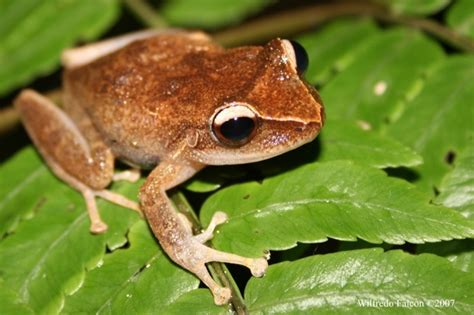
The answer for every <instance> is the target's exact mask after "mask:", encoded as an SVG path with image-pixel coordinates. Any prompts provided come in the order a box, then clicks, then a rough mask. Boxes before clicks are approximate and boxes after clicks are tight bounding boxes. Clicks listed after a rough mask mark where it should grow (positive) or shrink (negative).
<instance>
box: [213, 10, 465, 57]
mask: <svg viewBox="0 0 474 315" xmlns="http://www.w3.org/2000/svg"><path fill="white" fill-rule="evenodd" d="M342 16H370V17H374V18H376V19H378V20H380V21H383V22H388V23H395V24H403V25H408V26H410V27H414V28H417V29H420V30H422V31H425V32H427V33H429V34H431V35H433V36H434V37H436V38H438V39H440V40H441V41H443V42H444V43H446V44H447V45H450V46H452V47H455V48H457V49H459V50H461V51H466V52H474V40H472V39H470V38H469V37H466V36H464V35H461V34H458V33H456V32H455V31H453V30H451V29H449V28H448V27H446V26H444V25H442V24H440V23H438V22H436V21H433V20H429V19H422V18H415V17H409V16H403V15H397V14H394V13H392V12H390V11H388V10H387V9H386V8H385V7H383V6H381V5H379V4H375V3H372V2H370V1H338V2H335V3H327V4H316V5H312V6H309V7H306V8H301V9H296V10H292V11H287V12H282V13H278V14H275V15H271V16H268V17H264V18H261V19H258V20H255V21H251V22H248V23H245V24H242V25H240V26H237V27H235V28H231V29H228V30H225V31H222V32H218V33H216V34H215V35H214V38H215V39H216V40H217V41H218V42H220V43H221V44H222V45H224V46H234V45H237V44H242V43H252V42H253V43H255V42H261V41H264V40H268V39H271V38H274V37H275V36H290V35H294V34H296V33H299V32H302V31H305V30H308V29H310V28H312V27H314V26H315V25H318V24H321V23H323V22H326V21H328V20H331V19H334V18H337V17H342Z"/></svg>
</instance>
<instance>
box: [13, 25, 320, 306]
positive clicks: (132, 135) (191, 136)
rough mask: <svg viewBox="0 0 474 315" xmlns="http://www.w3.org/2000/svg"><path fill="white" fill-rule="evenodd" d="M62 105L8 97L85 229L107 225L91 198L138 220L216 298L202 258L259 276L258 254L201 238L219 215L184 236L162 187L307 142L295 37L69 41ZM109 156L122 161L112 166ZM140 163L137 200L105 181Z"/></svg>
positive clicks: (316, 116)
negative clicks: (249, 41) (81, 211)
mask: <svg viewBox="0 0 474 315" xmlns="http://www.w3.org/2000/svg"><path fill="white" fill-rule="evenodd" d="M61 60H62V64H63V67H64V71H63V75H62V82H63V84H62V86H63V87H62V89H63V91H62V95H63V101H62V103H63V104H62V107H58V106H57V105H56V104H54V103H53V102H52V101H51V100H50V99H48V98H47V97H45V96H43V95H41V94H40V93H39V92H36V91H34V90H32V89H25V90H23V91H22V92H20V94H19V95H18V96H17V98H16V99H15V101H14V104H15V107H16V109H17V110H18V112H19V113H20V117H21V120H22V122H23V125H24V126H25V129H26V131H27V133H28V134H29V136H30V138H31V139H32V142H33V143H34V145H35V146H36V148H37V150H38V151H39V153H40V155H41V156H42V158H43V159H44V161H45V162H46V164H47V165H48V166H49V168H50V169H51V171H52V172H53V173H54V174H55V175H56V176H57V177H58V178H60V179H61V180H62V181H64V182H65V183H67V184H68V185H69V186H71V187H72V188H74V189H75V190H77V191H78V192H79V193H81V194H82V196H83V198H84V200H85V205H86V208H87V211H88V215H89V218H90V222H91V223H90V232H91V233H93V234H100V233H104V232H106V230H107V224H106V223H105V222H103V220H102V219H101V217H100V213H99V209H98V207H97V205H96V199H97V198H102V199H105V200H108V201H110V202H112V203H115V204H118V205H120V206H122V207H126V208H130V209H132V210H134V211H137V212H138V213H139V214H140V215H142V216H144V217H145V218H146V220H147V222H148V224H149V226H150V228H151V230H152V232H153V234H154V235H155V237H156V238H157V240H158V242H159V244H160V245H161V247H162V249H163V250H164V252H166V254H167V255H168V256H169V257H170V258H171V260H173V261H174V262H175V263H176V264H177V265H179V266H181V267H182V268H184V269H186V270H188V271H190V272H191V273H193V274H194V275H196V276H197V277H198V278H199V279H200V280H201V281H202V282H203V283H204V284H205V285H206V286H207V287H208V288H209V289H210V290H211V292H212V294H213V297H214V302H215V304H217V305H222V304H225V303H228V301H229V300H230V298H231V295H232V293H231V290H230V289H229V288H227V287H223V286H220V285H219V284H217V283H216V281H215V280H214V279H213V278H212V277H211V275H210V274H209V271H208V270H207V267H206V264H207V263H210V262H222V263H231V264H239V265H242V266H245V267H247V268H249V269H250V271H251V273H252V275H253V276H256V277H261V276H263V275H264V274H265V271H266V269H267V267H268V261H267V258H268V257H266V255H263V254H262V257H257V258H253V257H244V256H239V255H236V254H233V253H228V252H223V251H219V250H217V249H215V248H213V247H212V246H211V245H209V244H210V243H209V241H210V240H212V237H213V234H214V230H215V229H216V227H217V226H218V225H222V224H225V222H226V221H227V220H228V216H227V215H226V213H225V211H216V212H215V214H214V216H213V217H212V219H211V220H210V223H209V225H208V226H207V228H205V229H203V230H201V231H199V232H197V233H193V230H192V225H191V223H190V221H189V220H188V219H187V218H186V217H185V216H184V215H182V214H181V213H179V212H178V211H177V210H176V208H175V206H174V205H173V204H172V202H171V201H170V198H169V195H168V193H169V191H170V190H171V189H172V188H174V187H176V186H178V185H180V184H182V183H184V182H185V181H187V180H188V179H190V178H191V177H193V176H194V175H195V174H196V173H198V172H199V171H200V170H202V169H203V168H204V167H206V166H210V165H213V166H215V165H235V164H246V163H253V162H257V161H262V160H266V159H269V158H272V157H274V156H277V155H281V154H283V153H285V152H288V151H290V150H293V149H296V148H298V147H300V146H302V145H304V144H306V143H308V142H311V141H313V140H314V139H315V138H316V136H317V135H318V134H319V131H320V130H321V128H322V126H323V124H324V109H323V103H322V101H321V98H320V96H319V94H318V92H317V90H316V89H315V88H314V87H313V86H312V85H310V84H309V83H308V82H307V81H306V80H305V79H304V71H305V70H306V68H307V64H308V56H307V54H306V52H305V51H304V48H303V47H302V46H301V45H300V44H298V43H297V42H294V41H291V40H287V39H280V38H276V39H273V40H270V41H269V42H267V43H266V44H264V45H254V46H251V45H248V46H241V47H233V48H224V47H222V46H221V45H219V44H218V43H216V42H215V41H213V39H212V37H211V36H210V35H208V34H206V33H204V32H201V31H187V30H146V31H141V32H136V33H131V34H126V35H122V36H119V37H115V38H110V39H105V40H103V41H99V42H97V43H91V44H86V45H84V46H80V47H75V48H70V49H67V50H66V51H64V52H63V54H62V56H61ZM116 161H122V162H124V163H125V164H126V165H130V169H128V170H125V171H121V172H116V171H115V163H116ZM140 170H149V173H148V176H147V177H146V179H145V180H144V183H143V185H142V186H141V188H140V191H139V196H138V200H139V202H136V201H134V200H130V199H128V198H126V197H124V196H122V195H120V194H118V193H115V192H112V191H110V190H109V189H108V187H109V186H110V185H111V183H112V182H113V181H117V180H128V181H132V182H133V181H137V180H138V179H139V178H140Z"/></svg>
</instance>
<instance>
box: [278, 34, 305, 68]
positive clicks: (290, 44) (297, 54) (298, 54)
mask: <svg viewBox="0 0 474 315" xmlns="http://www.w3.org/2000/svg"><path fill="white" fill-rule="evenodd" d="M283 46H284V48H285V50H286V53H287V54H288V55H289V57H290V60H291V62H292V63H293V64H294V66H295V68H296V71H297V72H298V74H299V75H302V74H303V73H304V72H305V71H306V69H308V64H309V59H308V53H307V52H306V50H305V49H304V47H303V46H301V45H300V44H299V43H298V42H296V41H294V40H283Z"/></svg>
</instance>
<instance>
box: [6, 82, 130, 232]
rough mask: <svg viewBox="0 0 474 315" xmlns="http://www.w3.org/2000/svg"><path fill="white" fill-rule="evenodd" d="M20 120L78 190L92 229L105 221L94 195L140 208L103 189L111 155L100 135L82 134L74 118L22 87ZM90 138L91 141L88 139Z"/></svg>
mask: <svg viewBox="0 0 474 315" xmlns="http://www.w3.org/2000/svg"><path fill="white" fill-rule="evenodd" d="M15 106H16V108H17V109H18V110H19V112H20V116H21V118H22V121H23V123H24V125H25V127H26V130H27V131H28V134H29V135H30V137H31V139H32V140H33V142H34V143H35V145H36V147H37V148H38V150H39V152H40V153H41V155H42V156H43V158H44V160H45V161H46V163H47V164H48V166H49V167H50V168H51V170H52V171H53V173H54V174H55V175H56V176H58V177H59V178H61V179H62V180H63V181H65V182H66V183H68V184H69V185H71V186H72V187H73V188H75V189H76V190H78V191H80V192H81V193H82V195H83V196H84V199H85V201H86V204H87V209H88V212H89V216H90V219H91V228H90V230H91V232H93V233H102V232H104V231H105V230H106V229H107V225H106V224H105V223H104V222H103V221H102V220H101V218H100V216H99V213H98V211H97V206H96V202H95V197H96V196H98V197H101V198H104V199H106V200H109V201H111V202H114V203H117V204H119V205H121V206H124V207H127V208H131V209H134V210H137V211H139V208H138V205H137V203H135V202H133V201H131V200H128V199H127V198H125V197H123V196H121V195H118V194H115V193H113V192H110V191H107V190H105V187H107V186H108V185H109V184H110V182H111V181H112V179H113V176H114V157H113V155H112V152H111V151H110V149H109V148H108V147H107V146H106V145H105V144H104V143H103V142H102V141H101V140H100V138H99V137H93V139H91V137H90V134H91V132H89V138H86V137H84V135H83V133H82V132H81V130H80V129H79V128H78V127H77V126H76V124H75V123H74V121H72V119H71V118H70V117H69V116H68V115H66V114H65V113H64V112H63V111H62V110H61V109H59V108H58V107H57V106H55V105H54V104H53V103H52V102H51V101H49V100H48V99H47V98H45V97H43V96H41V95H40V94H38V93H36V92H34V91H32V90H25V91H23V92H22V93H21V94H20V95H19V97H18V98H17V99H16V100H15ZM91 140H93V141H91Z"/></svg>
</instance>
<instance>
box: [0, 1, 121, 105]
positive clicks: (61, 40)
mask: <svg viewBox="0 0 474 315" xmlns="http://www.w3.org/2000/svg"><path fill="white" fill-rule="evenodd" d="M118 9H119V5H118V2H117V1H116V0H69V1H62V0H48V1H38V0H33V1H31V0H19V1H8V0H0V38H1V40H0V96H1V95H5V94H6V93H8V92H9V91H11V90H12V89H14V88H16V87H19V86H21V85H23V84H25V83H27V82H29V81H31V80H32V79H33V78H34V77H36V76H38V75H44V74H47V73H50V72H51V71H52V70H54V69H55V68H56V67H57V65H58V62H59V56H60V53H61V51H62V50H63V49H65V48H67V47H70V46H72V45H73V44H74V43H75V42H76V41H77V40H80V39H81V40H91V39H93V38H96V37H98V36H99V35H100V34H101V33H102V32H103V31H104V30H105V29H107V28H108V27H109V26H110V25H111V24H112V23H113V22H114V21H115V19H116V17H117V16H118Z"/></svg>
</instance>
